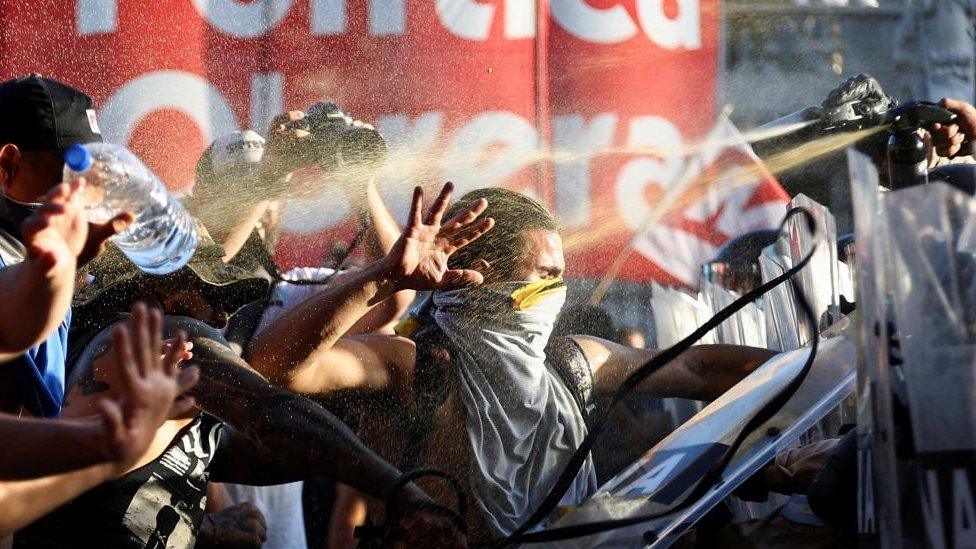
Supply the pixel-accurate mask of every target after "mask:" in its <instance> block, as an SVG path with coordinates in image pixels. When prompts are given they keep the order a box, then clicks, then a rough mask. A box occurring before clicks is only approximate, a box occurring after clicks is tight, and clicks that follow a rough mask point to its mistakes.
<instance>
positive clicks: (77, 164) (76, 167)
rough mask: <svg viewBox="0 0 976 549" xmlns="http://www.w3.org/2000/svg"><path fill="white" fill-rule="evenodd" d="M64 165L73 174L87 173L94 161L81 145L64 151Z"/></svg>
mask: <svg viewBox="0 0 976 549" xmlns="http://www.w3.org/2000/svg"><path fill="white" fill-rule="evenodd" d="M64 163H65V164H67V165H68V168H70V169H71V171H73V172H75V173H81V172H84V171H88V168H91V167H92V164H93V163H94V159H93V158H92V155H91V153H90V152H88V149H86V148H85V147H82V146H81V145H72V146H70V147H68V150H66V151H64Z"/></svg>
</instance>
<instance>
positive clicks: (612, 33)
mask: <svg viewBox="0 0 976 549" xmlns="http://www.w3.org/2000/svg"><path fill="white" fill-rule="evenodd" d="M549 10H550V11H551V13H552V18H553V19H555V20H556V22H557V23H559V25H560V26H562V28H564V29H566V31H567V32H568V33H570V34H572V35H573V36H575V37H577V38H580V39H582V40H587V41H589V42H597V43H599V44H616V43H618V42H625V41H627V40H630V39H631V38H633V37H635V36H637V25H635V24H634V21H633V20H632V19H631V18H630V15H628V14H627V9H626V8H624V7H623V6H621V5H619V4H618V5H616V6H613V7H611V8H604V9H599V8H594V7H593V6H590V5H589V4H587V3H586V0H550V2H549Z"/></svg>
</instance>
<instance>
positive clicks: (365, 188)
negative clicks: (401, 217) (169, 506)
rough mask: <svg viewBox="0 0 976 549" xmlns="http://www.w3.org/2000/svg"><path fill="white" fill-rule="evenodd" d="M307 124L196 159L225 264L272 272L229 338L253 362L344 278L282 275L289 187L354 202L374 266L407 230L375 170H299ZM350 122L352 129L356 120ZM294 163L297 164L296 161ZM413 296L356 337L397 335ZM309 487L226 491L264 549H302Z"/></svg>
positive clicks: (374, 318)
mask: <svg viewBox="0 0 976 549" xmlns="http://www.w3.org/2000/svg"><path fill="white" fill-rule="evenodd" d="M304 118H305V115H304V114H303V113H301V112H299V111H291V112H288V113H285V114H282V115H280V116H278V117H276V118H275V120H274V121H272V123H271V127H270V129H269V131H268V135H269V141H268V143H267V144H266V143H265V140H264V139H263V138H262V137H261V136H260V135H258V134H257V133H256V132H254V131H251V130H247V131H236V132H231V133H229V134H226V135H223V136H220V137H218V138H217V139H216V140H214V142H213V143H212V144H211V145H210V146H209V147H207V149H206V150H205V151H204V153H203V154H202V155H201V157H200V159H199V161H198V162H197V179H196V184H195V186H194V191H193V196H192V197H191V199H190V200H189V205H190V208H191V210H192V211H194V212H196V213H199V214H200V215H202V216H204V220H205V224H207V223H206V222H209V224H210V225H211V226H215V227H217V231H219V232H218V233H217V234H216V235H215V236H216V238H217V240H218V241H220V242H222V243H223V244H224V247H225V252H226V255H225V260H227V261H230V262H231V263H233V264H235V265H238V266H241V267H243V268H245V269H247V270H250V271H254V272H259V273H262V274H266V275H268V276H269V277H270V278H271V279H272V281H273V282H274V284H273V286H272V289H271V292H270V295H268V296H267V297H266V298H265V299H260V300H258V301H256V302H254V303H252V304H250V305H248V306H247V307H245V308H244V309H243V310H241V311H240V312H238V313H237V314H235V315H234V316H233V317H232V318H231V320H230V323H229V325H228V327H227V330H226V331H225V335H226V337H227V339H228V340H229V341H231V342H232V344H233V345H235V346H236V347H237V348H239V349H240V352H241V353H242V354H244V358H245V359H246V358H247V349H248V347H249V343H250V341H251V339H252V338H253V337H257V338H260V337H261V336H260V333H261V331H262V330H263V329H264V328H266V327H267V326H268V325H270V324H271V323H272V322H274V320H275V319H276V318H277V317H278V316H280V315H281V314H282V313H283V312H284V311H287V310H288V309H290V308H292V307H294V306H295V305H297V304H298V303H299V302H301V301H303V300H304V299H314V296H316V295H317V294H318V293H320V292H321V291H322V290H323V289H324V288H325V287H326V286H327V285H328V284H330V283H333V282H335V281H338V280H341V279H342V277H343V273H342V272H341V271H337V270H335V269H333V268H324V267H301V268H296V269H292V270H291V271H289V272H287V273H284V274H279V273H278V269H277V265H276V264H275V262H274V258H273V251H274V243H275V240H276V235H277V232H278V224H279V223H280V219H279V215H280V210H281V201H280V198H279V196H280V195H281V194H282V193H284V192H286V190H287V188H288V186H290V185H294V186H296V187H300V188H301V187H307V186H311V185H318V186H322V184H323V183H322V182H323V181H324V180H328V181H331V182H332V184H334V185H338V186H339V188H341V189H342V190H343V192H344V193H345V194H346V196H347V198H348V200H349V202H350V203H351V204H352V205H353V211H354V212H355V214H356V217H357V225H358V226H359V227H360V235H359V237H357V239H360V240H364V243H363V248H364V250H365V252H366V260H367V261H368V262H369V261H373V260H375V259H376V258H377V257H379V256H382V255H383V254H385V253H387V252H388V251H389V250H390V248H391V247H392V246H393V243H394V242H395V241H396V239H397V237H398V236H399V233H400V228H399V226H398V225H397V224H396V222H395V221H394V220H393V217H392V215H391V214H390V212H389V210H388V209H387V207H386V205H385V204H384V203H383V201H382V199H381V197H380V195H379V192H378V191H377V189H376V184H375V177H374V176H373V175H372V172H371V171H369V170H362V169H360V170H359V171H355V170H354V173H355V175H354V178H355V179H356V181H350V180H349V178H350V176H349V175H348V173H345V172H343V170H341V169H338V168H337V167H335V166H332V167H330V168H326V167H323V166H320V165H319V164H317V163H312V165H310V166H301V165H297V164H298V163H299V162H300V160H301V158H302V157H304V156H306V155H302V154H300V153H301V151H302V150H303V149H307V148H309V147H310V146H311V145H310V144H309V141H310V140H311V135H310V134H309V132H306V131H304V130H297V129H289V127H287V125H288V124H294V123H296V122H301V121H303V120H304ZM347 118H348V117H347ZM349 123H350V124H351V123H352V121H351V119H349ZM266 145H267V147H266ZM295 157H299V158H298V159H297V160H296V158H295ZM337 181H340V182H341V183H337ZM240 193H244V195H245V196H248V197H250V198H251V200H249V201H248V204H245V206H244V207H241V205H240V204H239V203H235V210H234V211H229V210H228V209H226V208H222V207H221V206H222V205H223V204H225V203H226V202H227V200H226V197H227V196H228V195H237V196H239V195H240ZM251 203H254V204H253V206H252V205H251ZM413 297H414V292H412V291H401V292H397V293H396V294H395V295H394V296H393V297H391V298H390V299H388V300H386V301H385V302H384V303H383V304H381V305H380V306H378V307H376V308H374V309H373V310H372V311H371V312H370V314H369V315H367V316H366V317H364V319H363V320H362V321H361V322H360V323H358V325H357V326H355V327H353V328H352V330H351V331H350V332H351V333H362V332H366V331H380V332H383V331H385V332H387V333H392V326H393V323H394V322H395V321H396V320H397V319H398V318H399V317H400V315H402V314H403V312H404V311H405V310H406V308H407V306H408V305H409V304H410V302H411V301H412V300H413ZM295 329H300V327H298V326H296V327H295ZM302 484H303V483H302V482H297V483H292V484H288V485H282V486H262V487H254V486H242V485H234V484H228V485H227V486H226V489H227V491H228V493H229V495H230V497H231V498H232V500H233V501H234V502H238V503H240V502H244V501H250V502H252V503H254V504H256V505H257V506H258V508H259V509H260V510H261V511H262V513H263V514H264V516H265V518H266V520H267V524H268V532H269V541H268V542H267V543H266V545H265V546H266V547H268V548H269V549H274V548H275V547H290V548H295V547H303V546H304V541H299V540H302V539H303V537H304V531H305V525H304V524H303V520H302V516H303V512H302Z"/></svg>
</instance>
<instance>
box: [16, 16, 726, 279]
mask: <svg viewBox="0 0 976 549" xmlns="http://www.w3.org/2000/svg"><path fill="white" fill-rule="evenodd" d="M718 10H719V3H718V0H700V1H697V0H617V1H614V0H549V1H545V0H539V1H538V2H536V1H535V0H433V1H431V0H361V1H347V0H156V1H153V2H146V1H136V0H36V1H32V2H21V1H17V0H0V27H2V31H3V36H4V40H3V43H2V46H0V47H2V48H3V58H2V59H3V60H2V61H0V71H2V75H3V76H4V77H5V78H7V77H12V76H17V75H23V74H26V73H30V72H37V73H41V74H43V75H45V76H49V77H52V78H56V79H59V80H63V81H65V82H67V83H70V84H72V85H75V86H76V87H78V88H80V89H82V90H84V91H86V92H87V93H89V94H90V95H91V96H92V97H93V98H94V100H95V102H96V106H97V107H98V109H99V115H100V118H101V120H100V122H101V126H102V129H103V132H105V134H106V137H107V138H109V139H111V140H114V141H118V142H126V143H128V144H129V146H130V147H131V148H132V149H133V150H134V151H135V152H136V153H137V154H139V155H140V156H141V157H142V158H143V159H144V160H146V162H147V163H148V164H149V165H150V166H151V167H152V168H153V169H154V170H155V171H156V173H158V174H159V175H160V176H161V177H163V178H164V180H165V181H166V182H167V184H168V185H169V186H170V187H171V188H173V189H181V188H185V187H186V186H188V185H190V184H192V174H193V167H194V165H195V163H196V159H197V157H198V155H199V153H200V152H201V151H202V150H203V148H204V147H205V146H206V145H207V143H208V142H209V140H211V139H212V138H214V137H216V136H217V135H219V134H221V133H223V132H225V131H229V130H232V129H238V128H244V127H252V128H255V129H258V130H263V129H264V127H265V126H266V124H267V121H268V120H269V119H270V117H271V116H273V115H275V114H277V113H278V112H281V111H282V110H284V109H303V108H305V107H306V106H308V105H309V104H311V103H314V102H316V101H319V100H326V99H328V100H333V101H335V102H336V103H338V104H339V105H340V106H341V107H343V109H345V110H347V111H348V112H350V113H352V114H353V115H354V116H355V117H356V118H359V119H362V120H364V121H367V122H371V123H373V124H375V125H376V126H377V127H378V128H379V129H380V131H381V132H383V134H384V135H385V136H386V137H387V138H388V139H389V140H390V142H391V145H392V146H393V150H394V154H393V155H392V158H393V164H394V166H393V167H392V168H391V169H390V170H388V173H389V175H388V176H386V177H385V178H384V180H383V192H384V194H385V195H387V196H388V197H389V198H390V201H391V206H393V207H394V210H397V209H398V208H400V210H402V208H403V207H404V206H405V204H406V199H405V197H406V196H408V194H409V189H410V188H411V186H412V185H413V184H414V183H415V182H420V183H425V184H432V183H434V182H438V181H443V180H452V181H454V182H455V183H456V184H457V185H458V187H459V188H460V189H461V190H468V189H473V188H477V187H481V186H486V185H506V186H509V187H512V188H516V189H519V190H525V191H528V192H531V193H533V194H534V195H536V196H537V197H539V198H541V199H543V200H544V201H545V202H546V203H547V204H548V205H549V206H550V207H552V208H553V209H554V210H555V211H556V212H557V213H558V214H559V216H560V219H561V221H562V223H563V224H564V226H565V230H566V236H567V238H566V244H567V251H568V253H567V255H568V264H569V273H570V275H576V276H597V275H599V274H600V273H602V272H603V271H604V270H606V268H607V266H608V265H609V264H610V263H611V262H612V261H613V259H614V256H615V255H616V254H617V252H618V251H619V250H621V249H622V248H623V247H624V245H625V243H626V242H627V240H628V238H629V237H630V236H631V234H632V233H633V231H634V230H636V229H637V228H639V227H640V224H641V219H642V216H644V215H646V212H648V211H649V209H650V205H651V204H652V203H653V201H654V199H655V197H657V196H660V194H661V193H662V192H663V190H664V188H665V187H666V185H667V184H668V183H669V182H670V181H671V180H672V179H673V178H674V177H676V176H677V175H678V174H679V173H680V172H681V171H682V168H683V166H684V164H685V162H686V161H687V157H686V156H685V155H684V154H683V151H682V145H687V144H689V143H693V142H695V141H696V140H698V139H699V138H701V137H702V136H703V135H704V134H705V133H706V132H707V131H708V130H709V128H711V126H712V124H713V123H714V120H715V111H716V105H715V85H716V75H717V70H718ZM347 210H348V208H347V207H346V206H345V202H344V200H343V198H342V196H341V194H339V193H336V192H332V191H324V192H314V193H311V195H309V194H308V193H306V195H304V196H303V197H302V198H301V199H296V200H292V201H291V202H290V203H289V204H288V206H287V208H286V214H285V220H284V224H285V227H284V228H285V230H286V232H287V234H286V235H285V237H284V238H283V239H282V241H281V242H280V247H279V250H278V254H279V257H280V259H281V261H282V262H283V264H285V265H286V266H293V265H299V264H305V265H308V264H315V263H317V262H318V261H319V260H320V258H321V257H322V256H323V254H324V252H325V250H326V249H327V248H329V246H330V244H331V242H330V239H329V238H327V237H324V236H323V235H325V234H328V231H330V230H334V229H335V227H337V226H338V225H339V224H340V223H341V221H342V219H343V217H344V214H345V213H346V212H347ZM397 213H400V214H402V213H404V212H402V211H397ZM621 277H622V278H627V279H635V280H647V279H657V280H662V281H668V280H672V277H670V275H669V274H668V272H667V266H666V265H655V264H653V263H651V262H650V261H648V260H647V259H644V258H643V257H641V256H640V255H639V254H634V256H633V257H632V258H631V259H630V260H629V261H628V263H627V264H626V265H625V267H624V269H623V271H622V274H621Z"/></svg>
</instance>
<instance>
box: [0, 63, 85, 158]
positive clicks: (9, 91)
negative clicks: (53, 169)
mask: <svg viewBox="0 0 976 549" xmlns="http://www.w3.org/2000/svg"><path fill="white" fill-rule="evenodd" d="M101 140H102V133H101V131H100V130H99V128H98V119H97V118H96V117H95V110H94V109H93V108H92V100H91V98H90V97H88V96H87V95H85V94H84V93H82V92H80V91H78V90H76V89H74V88H72V87H71V86H68V85H66V84H62V83H61V82H58V81H56V80H51V79H50V78H44V77H42V76H38V75H36V74H32V75H30V76H27V77H24V78H14V79H12V80H7V81H6V82H3V83H0V144H4V143H13V144H14V145H17V147H19V148H20V149H21V150H25V151H48V152H52V153H55V154H57V155H59V156H60V155H61V154H63V153H64V151H65V150H66V149H67V148H68V147H70V146H71V145H78V144H83V143H91V142H93V141H101Z"/></svg>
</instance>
